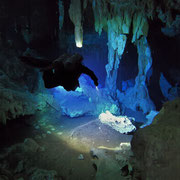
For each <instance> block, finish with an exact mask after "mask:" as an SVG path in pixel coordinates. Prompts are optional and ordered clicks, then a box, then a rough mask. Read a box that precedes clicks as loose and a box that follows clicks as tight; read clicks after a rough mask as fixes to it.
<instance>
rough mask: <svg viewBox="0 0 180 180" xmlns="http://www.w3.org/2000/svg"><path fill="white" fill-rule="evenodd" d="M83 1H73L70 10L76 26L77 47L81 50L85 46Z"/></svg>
mask: <svg viewBox="0 0 180 180" xmlns="http://www.w3.org/2000/svg"><path fill="white" fill-rule="evenodd" d="M81 11H82V10H81V0H71V5H70V8H69V17H70V19H71V21H72V22H73V24H74V26H75V30H74V31H75V42H76V46H77V47H79V48H81V47H82V45H83V27H82V12H81Z"/></svg>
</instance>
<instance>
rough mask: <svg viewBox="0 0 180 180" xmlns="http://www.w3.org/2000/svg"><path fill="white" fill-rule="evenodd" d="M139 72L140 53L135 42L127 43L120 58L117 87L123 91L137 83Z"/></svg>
mask: <svg viewBox="0 0 180 180" xmlns="http://www.w3.org/2000/svg"><path fill="white" fill-rule="evenodd" d="M137 74H138V53H137V48H136V46H135V45H134V44H133V43H130V42H129V43H127V44H126V49H125V51H124V54H123V56H122V59H121V60H120V64H119V69H118V77H117V88H118V89H119V90H121V91H123V92H124V91H126V90H127V89H128V88H129V87H133V86H134V85H135V78H136V76H137Z"/></svg>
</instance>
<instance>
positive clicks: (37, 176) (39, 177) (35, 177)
mask: <svg viewBox="0 0 180 180" xmlns="http://www.w3.org/2000/svg"><path fill="white" fill-rule="evenodd" d="M28 175H29V180H45V179H51V180H57V177H56V176H57V172H56V171H54V170H51V171H48V170H44V169H37V168H32V169H30V170H29V172H28Z"/></svg>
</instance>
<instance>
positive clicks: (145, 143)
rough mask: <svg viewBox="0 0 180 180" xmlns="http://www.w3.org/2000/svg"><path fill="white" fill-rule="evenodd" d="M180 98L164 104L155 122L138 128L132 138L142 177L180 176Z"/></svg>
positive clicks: (175, 179) (158, 179)
mask: <svg viewBox="0 0 180 180" xmlns="http://www.w3.org/2000/svg"><path fill="white" fill-rule="evenodd" d="M179 129H180V98H178V99H175V100H174V101H170V102H167V103H165V104H164V106H163V108H162V109H161V111H160V112H159V114H158V115H157V116H156V117H155V118H154V120H153V123H152V124H151V125H150V126H147V127H145V128H143V129H138V130H137V131H136V132H135V134H134V137H133V139H132V143H131V144H132V150H133V152H134V155H135V157H136V160H137V163H136V166H137V167H136V168H137V169H138V171H140V172H141V179H153V180H169V179H173V180H178V179H179V177H180V171H179V170H180V168H179V167H180V152H179V149H180V141H179V139H180V130H179Z"/></svg>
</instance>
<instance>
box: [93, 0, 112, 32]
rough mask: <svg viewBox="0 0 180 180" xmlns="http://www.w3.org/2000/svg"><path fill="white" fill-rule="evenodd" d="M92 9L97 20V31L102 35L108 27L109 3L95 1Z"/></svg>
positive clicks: (99, 0) (100, 0)
mask: <svg viewBox="0 0 180 180" xmlns="http://www.w3.org/2000/svg"><path fill="white" fill-rule="evenodd" d="M92 7H93V11H94V18H95V30H96V32H98V33H99V35H100V34H101V32H102V29H103V27H105V26H107V20H108V17H109V11H108V7H107V2H106V1H104V0H93V1H92Z"/></svg>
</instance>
